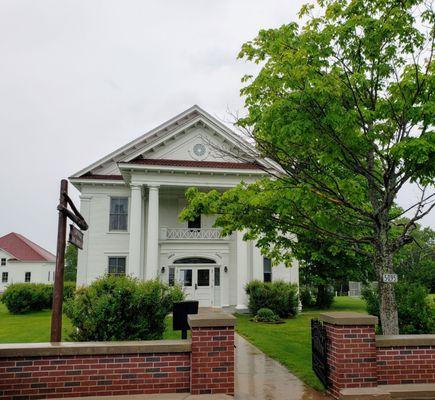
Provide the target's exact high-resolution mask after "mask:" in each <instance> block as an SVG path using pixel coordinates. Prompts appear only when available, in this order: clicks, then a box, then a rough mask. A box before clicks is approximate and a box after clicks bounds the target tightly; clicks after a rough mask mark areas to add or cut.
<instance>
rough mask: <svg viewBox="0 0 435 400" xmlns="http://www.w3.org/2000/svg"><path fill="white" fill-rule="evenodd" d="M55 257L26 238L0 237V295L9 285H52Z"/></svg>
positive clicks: (10, 234) (18, 236)
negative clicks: (28, 283) (27, 283)
mask: <svg viewBox="0 0 435 400" xmlns="http://www.w3.org/2000/svg"><path fill="white" fill-rule="evenodd" d="M55 267H56V257H55V256H54V255H53V254H51V253H50V252H49V251H47V250H45V249H43V248H42V247H40V246H38V245H37V244H36V243H33V242H32V241H31V240H29V239H27V238H26V237H24V236H22V235H20V234H18V233H15V232H11V233H9V234H7V235H5V236H2V237H0V278H1V280H0V293H1V292H3V291H4V290H5V289H6V287H7V286H8V285H10V284H11V283H26V282H33V283H51V284H52V283H53V282H54V270H55Z"/></svg>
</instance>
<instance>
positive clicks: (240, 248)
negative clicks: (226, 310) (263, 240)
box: [236, 231, 248, 310]
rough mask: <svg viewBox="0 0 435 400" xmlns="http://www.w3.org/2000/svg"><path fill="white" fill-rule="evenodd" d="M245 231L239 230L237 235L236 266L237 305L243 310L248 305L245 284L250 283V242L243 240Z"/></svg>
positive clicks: (237, 307)
mask: <svg viewBox="0 0 435 400" xmlns="http://www.w3.org/2000/svg"><path fill="white" fill-rule="evenodd" d="M244 233H245V232H239V231H238V232H237V236H236V247H237V248H236V252H237V253H236V261H237V262H236V264H237V265H236V268H237V306H236V309H239V310H243V309H246V308H247V306H248V301H247V296H246V292H245V285H246V284H247V283H248V243H247V242H245V241H244V240H243V235H244Z"/></svg>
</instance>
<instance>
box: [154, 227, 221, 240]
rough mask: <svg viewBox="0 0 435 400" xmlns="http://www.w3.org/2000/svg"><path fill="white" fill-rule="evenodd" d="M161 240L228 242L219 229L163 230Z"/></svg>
mask: <svg viewBox="0 0 435 400" xmlns="http://www.w3.org/2000/svg"><path fill="white" fill-rule="evenodd" d="M160 239H161V240H227V239H228V238H226V237H222V236H221V229H218V228H204V229H197V228H161V229H160Z"/></svg>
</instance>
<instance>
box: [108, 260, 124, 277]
mask: <svg viewBox="0 0 435 400" xmlns="http://www.w3.org/2000/svg"><path fill="white" fill-rule="evenodd" d="M125 261H126V259H125V257H109V268H108V271H109V274H110V275H115V276H120V275H125V264H126V262H125Z"/></svg>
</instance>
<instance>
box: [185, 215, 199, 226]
mask: <svg viewBox="0 0 435 400" xmlns="http://www.w3.org/2000/svg"><path fill="white" fill-rule="evenodd" d="M187 227H188V228H189V229H201V215H198V216H197V217H196V218H195V219H194V220H193V221H187Z"/></svg>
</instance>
